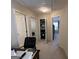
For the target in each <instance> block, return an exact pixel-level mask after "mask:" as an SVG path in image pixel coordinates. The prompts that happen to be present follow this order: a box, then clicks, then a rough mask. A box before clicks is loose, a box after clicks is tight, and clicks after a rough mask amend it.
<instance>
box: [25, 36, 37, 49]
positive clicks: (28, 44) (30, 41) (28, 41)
mask: <svg viewBox="0 0 79 59" xmlns="http://www.w3.org/2000/svg"><path fill="white" fill-rule="evenodd" d="M27 48H34V49H36V37H26V38H25V41H24V49H27Z"/></svg>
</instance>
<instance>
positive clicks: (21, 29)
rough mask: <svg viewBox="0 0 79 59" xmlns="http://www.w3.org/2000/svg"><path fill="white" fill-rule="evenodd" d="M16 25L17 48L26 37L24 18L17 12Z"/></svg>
mask: <svg viewBox="0 0 79 59" xmlns="http://www.w3.org/2000/svg"><path fill="white" fill-rule="evenodd" d="M16 24H17V32H18V41H19V46H22V45H23V44H24V40H25V37H26V27H25V16H24V15H22V14H20V13H18V12H16Z"/></svg>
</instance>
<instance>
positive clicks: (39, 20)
mask: <svg viewBox="0 0 79 59" xmlns="http://www.w3.org/2000/svg"><path fill="white" fill-rule="evenodd" d="M40 19H45V41H47V19H46V18H40ZM40 19H39V39H41V37H40Z"/></svg>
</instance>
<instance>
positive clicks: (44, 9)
mask: <svg viewBox="0 0 79 59" xmlns="http://www.w3.org/2000/svg"><path fill="white" fill-rule="evenodd" d="M39 11H41V12H43V13H47V12H50V11H51V9H50V8H47V7H40V8H39Z"/></svg>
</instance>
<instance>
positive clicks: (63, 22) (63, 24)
mask: <svg viewBox="0 0 79 59" xmlns="http://www.w3.org/2000/svg"><path fill="white" fill-rule="evenodd" d="M52 16H60V17H61V19H60V46H61V47H62V48H63V49H64V50H65V53H66V55H68V7H67V6H65V7H64V8H62V9H60V10H57V11H53V13H52Z"/></svg>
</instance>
